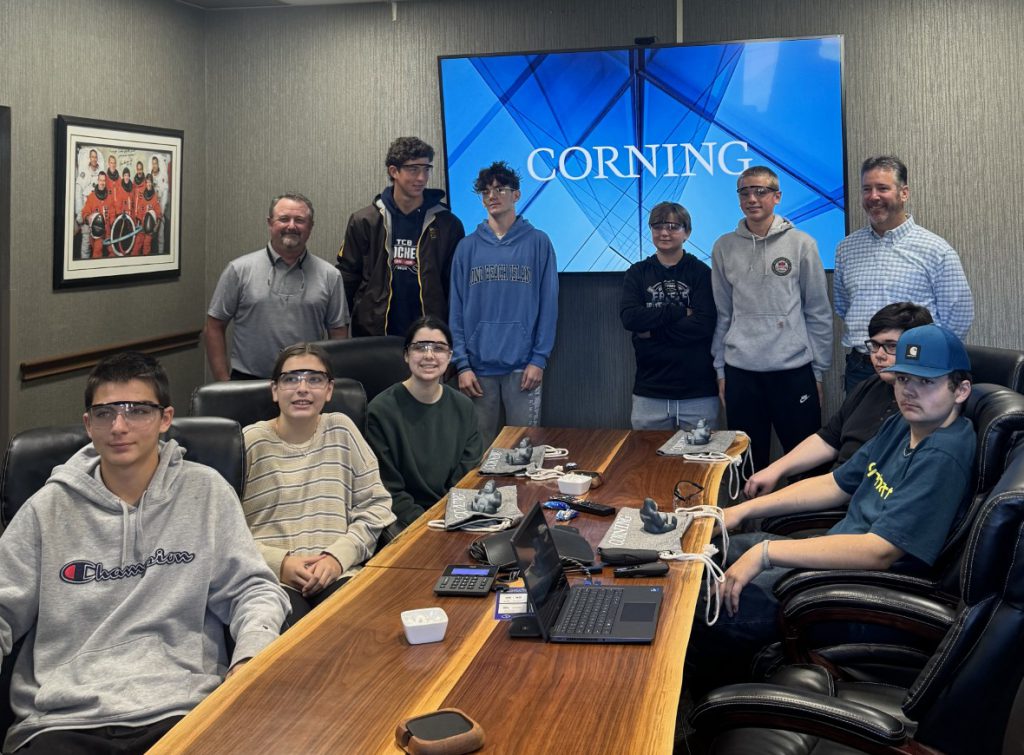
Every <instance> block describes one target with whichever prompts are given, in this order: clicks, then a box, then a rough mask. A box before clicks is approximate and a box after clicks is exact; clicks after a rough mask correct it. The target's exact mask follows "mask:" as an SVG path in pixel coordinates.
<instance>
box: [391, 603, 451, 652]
mask: <svg viewBox="0 0 1024 755" xmlns="http://www.w3.org/2000/svg"><path fill="white" fill-rule="evenodd" d="M402 627H403V628H404V629H405V639H407V640H408V641H409V644H410V645H422V644H424V643H427V642H440V641H441V640H443V639H444V633H445V632H446V631H448V614H446V613H445V612H444V609H443V608H417V609H415V610H412V611H402Z"/></svg>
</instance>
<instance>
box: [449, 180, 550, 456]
mask: <svg viewBox="0 0 1024 755" xmlns="http://www.w3.org/2000/svg"><path fill="white" fill-rule="evenodd" d="M473 187H474V189H475V190H476V192H477V193H478V194H479V195H480V198H481V199H482V200H483V203H484V207H485V208H487V220H485V221H484V222H482V223H480V225H479V226H477V229H476V231H474V232H473V233H472V234H470V235H469V236H467V237H466V238H464V239H463V240H462V241H460V242H459V245H458V247H457V248H456V250H455V261H454V262H453V264H452V280H451V304H450V308H449V315H448V323H449V325H450V326H451V329H452V337H453V342H454V343H453V351H452V363H453V364H454V365H455V367H456V369H457V370H458V372H459V390H461V391H462V392H463V393H465V394H466V395H467V396H469V397H470V398H471V399H473V403H474V405H475V406H476V412H477V421H478V424H479V430H480V437H481V438H482V439H483V441H484V445H488V444H490V443H491V441H492V440H493V439H494V437H495V435H496V434H497V432H498V429H499V427H500V425H499V413H500V409H501V407H502V406H504V408H505V422H506V424H509V425H519V426H533V425H539V424H540V401H541V382H542V381H543V379H544V368H545V367H546V366H547V363H548V357H549V356H550V355H551V349H552V348H553V347H554V345H555V325H556V322H557V319H558V266H557V264H556V262H555V250H554V249H553V248H552V246H551V240H550V239H549V238H548V236H547V234H546V233H544V232H543V231H538V230H537V229H536V228H534V227H533V226H532V225H530V223H529V222H528V221H527V220H526V219H525V218H522V217H519V216H517V215H516V202H517V201H519V197H520V193H519V175H518V174H517V173H516V172H515V171H514V170H512V168H510V167H509V166H508V165H507V164H506V163H505V162H496V163H494V164H492V165H491V166H490V167H487V168H484V169H483V170H481V171H480V174H479V175H478V176H477V179H476V182H475V183H474V184H473Z"/></svg>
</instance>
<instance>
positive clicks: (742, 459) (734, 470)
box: [683, 431, 754, 501]
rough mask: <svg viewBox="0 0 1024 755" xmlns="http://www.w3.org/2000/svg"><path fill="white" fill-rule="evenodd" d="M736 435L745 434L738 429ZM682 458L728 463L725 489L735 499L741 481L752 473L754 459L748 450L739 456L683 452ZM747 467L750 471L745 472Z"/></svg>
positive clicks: (741, 486) (710, 462)
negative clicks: (727, 478)
mask: <svg viewBox="0 0 1024 755" xmlns="http://www.w3.org/2000/svg"><path fill="white" fill-rule="evenodd" d="M736 435H745V433H742V432H740V431H737V432H736ZM683 459H685V460H686V461H699V462H704V463H707V464H714V463H719V462H723V461H724V462H727V463H728V464H729V481H728V483H727V489H728V491H729V500H731V501H735V500H737V499H738V498H739V497H740V490H742V488H743V483H744V482H746V481H747V480H748V479H749V478H750V475H752V474H753V473H754V459H753V457H752V456H751V455H750V453H749V451H746V452H744V453H742V454H740V455H739V456H730V455H729V454H727V453H723V452H721V451H704V452H701V453H690V454H683ZM747 467H749V468H750V471H749V472H747V471H746V470H747Z"/></svg>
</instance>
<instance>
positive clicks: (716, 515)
mask: <svg viewBox="0 0 1024 755" xmlns="http://www.w3.org/2000/svg"><path fill="white" fill-rule="evenodd" d="M675 513H676V516H684V515H689V516H692V517H693V518H694V519H714V520H715V521H716V522H717V523H718V528H719V529H720V530H721V532H722V550H721V551H719V550H718V548H716V547H715V546H714V545H712V544H711V543H708V544H707V545H705V546H704V547H703V548H702V549H701V552H700V553H683V552H681V551H662V552H661V553H660V554H659V556H660V558H661V559H662V560H663V561H699V562H701V563H702V564H704V591H705V595H706V599H705V601H704V621H705V622H706V623H707V625H708V626H712V625H713V624H714V623H715V622H716V621H718V614H719V612H720V609H721V607H722V592H721V586H722V584H724V583H725V562H726V559H727V558H728V553H729V532H728V530H726V529H725V512H723V511H722V509H720V508H719V507H718V506H691V507H689V508H680V509H676V510H675ZM719 553H721V556H722V565H721V566H719V565H718V564H717V563H715V559H714V557H715V556H716V555H718V554H719ZM712 596H714V599H713V600H712ZM712 605H714V608H713V609H712ZM712 613H713V615H712Z"/></svg>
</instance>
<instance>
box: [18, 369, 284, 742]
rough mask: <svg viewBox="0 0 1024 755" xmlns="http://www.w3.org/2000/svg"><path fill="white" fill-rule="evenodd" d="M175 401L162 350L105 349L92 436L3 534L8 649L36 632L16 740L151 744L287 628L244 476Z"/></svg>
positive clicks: (23, 658)
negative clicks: (195, 441)
mask: <svg viewBox="0 0 1024 755" xmlns="http://www.w3.org/2000/svg"><path fill="white" fill-rule="evenodd" d="M170 403H171V397H170V389H169V387H168V382H167V374H166V373H165V372H164V370H163V368H162V367H161V366H160V364H159V363H158V362H157V361H156V360H155V359H153V358H152V357H149V356H145V355H143V354H139V353H135V352H127V353H124V354H116V355H114V356H111V357H108V358H106V359H104V360H102V361H101V362H100V363H99V364H97V365H96V368H95V369H94V370H93V372H92V374H91V375H90V376H89V380H88V382H87V384H86V389H85V406H86V411H85V415H84V421H85V429H86V431H87V432H88V434H89V438H90V439H91V440H92V443H90V444H89V445H87V446H85V448H83V449H81V450H80V451H78V452H77V453H76V454H75V455H74V456H72V457H71V459H70V460H68V462H67V463H66V464H62V465H60V466H58V467H56V468H55V469H54V470H53V473H52V474H51V476H50V479H49V480H47V482H46V484H45V485H44V486H43V487H42V489H40V490H39V492H37V493H36V494H35V495H33V496H32V497H31V498H30V499H29V500H28V501H26V502H25V505H24V506H22V507H21V508H20V509H19V510H18V513H17V514H16V515H15V516H14V518H13V519H12V520H11V523H10V525H9V526H8V527H7V529H6V530H5V531H4V534H3V537H0V564H3V568H2V569H0V652H2V654H3V655H5V656H6V655H8V654H9V653H10V652H11V651H12V647H13V645H14V643H15V642H17V641H18V640H19V639H22V638H23V639H24V642H23V644H22V647H21V649H20V650H19V651H18V656H17V660H16V661H15V665H14V677H13V681H12V683H11V708H12V709H13V711H14V714H15V716H16V718H17V720H16V722H15V724H14V725H13V726H12V727H11V728H10V730H9V731H8V732H7V739H6V741H5V742H4V747H3V750H4V752H13V751H17V752H27V753H33V752H40V753H54V752H144V751H145V750H147V749H149V748H150V747H151V746H152V745H153V744H155V743H156V741H157V740H158V739H160V737H161V736H162V735H163V734H164V733H166V732H167V731H168V730H169V729H170V728H171V727H172V726H173V725H174V724H175V723H176V722H177V721H178V720H180V718H181V717H182V716H184V715H185V714H186V713H188V712H189V711H190V710H191V709H192V708H194V707H195V706H196V705H197V704H199V702H200V701H201V700H202V699H203V698H204V697H206V696H207V695H208V694H209V693H210V692H212V691H213V690H214V689H216V687H217V686H218V685H219V684H220V683H221V682H222V681H223V679H224V678H225V676H226V675H230V674H231V673H232V672H233V671H234V670H235V669H236V668H238V666H239V664H241V663H244V662H245V661H246V660H248V659H249V658H251V657H252V656H254V655H256V653H258V652H259V651H260V650H262V649H263V648H264V647H266V646H267V645H269V644H270V643H271V642H273V640H274V639H275V638H276V637H277V636H278V633H279V631H280V627H281V623H282V622H283V621H284V618H285V616H286V613H287V610H288V599H287V598H286V597H285V595H284V592H283V591H282V590H281V588H280V587H278V585H277V577H276V575H274V574H273V573H272V572H271V571H270V569H268V568H267V565H266V564H265V563H264V561H263V557H262V556H261V555H260V554H259V551H257V550H256V545H255V543H254V542H253V540H252V536H251V535H250V534H249V530H248V528H247V527H246V525H245V519H244V517H243V515H242V507H241V506H240V505H239V503H238V497H237V496H236V495H235V492H234V490H232V488H231V486H230V485H228V483H227V482H226V481H225V480H224V479H223V478H222V477H221V476H220V475H219V474H217V472H215V471H214V470H212V469H210V468H209V467H204V466H202V465H200V464H195V463H193V462H190V461H185V460H184V449H182V448H181V447H180V446H179V445H178V444H177V443H176V442H175V441H173V440H169V441H167V442H162V441H161V440H160V434H161V433H162V432H164V431H166V430H167V429H168V428H169V427H170V425H171V419H172V418H173V417H174V409H173V408H172V407H171V406H170ZM225 626H230V628H231V635H232V637H233V639H234V643H235V647H234V651H233V652H231V653H229V652H228V648H227V646H226V640H225V636H224V627H225Z"/></svg>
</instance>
